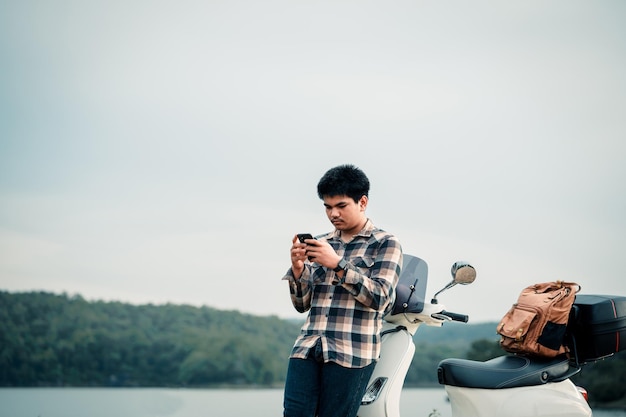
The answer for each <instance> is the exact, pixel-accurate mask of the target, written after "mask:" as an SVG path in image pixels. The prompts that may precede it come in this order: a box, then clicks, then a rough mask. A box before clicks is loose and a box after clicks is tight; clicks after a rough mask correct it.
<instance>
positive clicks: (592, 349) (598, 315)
mask: <svg viewBox="0 0 626 417" xmlns="http://www.w3.org/2000/svg"><path fill="white" fill-rule="evenodd" d="M568 333H569V334H570V339H571V342H570V351H571V354H573V356H575V357H576V358H577V360H578V362H579V363H581V364H582V363H586V362H593V361H597V360H599V359H602V358H605V357H607V356H611V355H613V354H615V353H617V352H620V351H622V350H624V349H626V297H623V296H616V295H588V294H578V295H576V300H575V301H574V305H573V307H572V314H571V316H570V320H569V325H568Z"/></svg>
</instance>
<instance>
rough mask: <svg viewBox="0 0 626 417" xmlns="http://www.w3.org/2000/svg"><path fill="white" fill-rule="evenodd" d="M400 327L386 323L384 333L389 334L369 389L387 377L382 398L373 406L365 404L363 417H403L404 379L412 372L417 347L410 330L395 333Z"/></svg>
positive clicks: (362, 409) (361, 412)
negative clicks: (411, 367)
mask: <svg viewBox="0 0 626 417" xmlns="http://www.w3.org/2000/svg"><path fill="white" fill-rule="evenodd" d="M394 329H396V326H395V325H393V324H390V323H385V324H384V326H383V331H389V332H388V333H386V334H385V335H384V336H383V341H382V344H381V353H380V359H379V360H378V363H377V364H376V368H374V373H373V374H372V376H371V378H370V380H369V382H368V387H369V386H371V385H372V384H373V383H374V381H376V380H377V379H378V378H386V380H385V384H384V385H383V387H382V389H381V391H380V393H379V395H378V397H377V398H376V400H375V401H373V402H372V403H370V404H362V405H361V408H359V412H358V416H359V417H399V416H400V395H401V393H402V386H403V385H404V378H405V377H406V373H407V371H408V370H409V366H410V365H411V361H412V360H413V355H414V354H415V344H414V343H413V337H412V336H411V334H410V333H409V332H408V331H407V330H406V329H400V330H397V331H394Z"/></svg>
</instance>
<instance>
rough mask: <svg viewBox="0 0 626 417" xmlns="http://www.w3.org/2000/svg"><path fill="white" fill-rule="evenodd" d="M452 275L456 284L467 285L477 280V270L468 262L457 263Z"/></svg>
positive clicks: (453, 266) (453, 267)
mask: <svg viewBox="0 0 626 417" xmlns="http://www.w3.org/2000/svg"><path fill="white" fill-rule="evenodd" d="M450 273H451V274H452V281H453V282H454V283H455V284H461V285H467V284H471V283H472V282H474V280H475V279H476V270H475V269H474V267H473V266H472V265H470V264H468V263H467V262H455V263H454V265H452V269H451V270H450Z"/></svg>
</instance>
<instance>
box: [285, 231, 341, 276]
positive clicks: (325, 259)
mask: <svg viewBox="0 0 626 417" xmlns="http://www.w3.org/2000/svg"><path fill="white" fill-rule="evenodd" d="M305 243H306V247H305V248H306V256H308V257H309V259H310V260H311V261H313V262H317V263H318V264H320V265H322V266H325V267H326V268H330V269H333V268H335V267H337V264H338V263H339V261H340V260H341V257H340V256H339V255H337V253H336V252H335V250H334V249H333V247H332V246H330V244H329V243H328V242H326V241H325V240H321V241H320V240H315V239H307V240H305ZM292 265H293V262H292ZM303 268H304V265H303ZM294 272H295V271H294Z"/></svg>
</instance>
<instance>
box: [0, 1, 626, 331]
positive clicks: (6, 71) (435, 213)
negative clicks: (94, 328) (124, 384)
mask: <svg viewBox="0 0 626 417" xmlns="http://www.w3.org/2000/svg"><path fill="white" fill-rule="evenodd" d="M0 10H1V12H0V290H1V291H9V292H23V291H47V292H53V293H58V294H60V293H66V294H68V295H80V296H82V297H84V298H85V299H87V300H105V301H113V300H115V301H122V302H128V303H133V304H147V303H153V304H164V303H176V304H190V305H195V306H201V305H206V306H210V307H213V308H217V309H222V310H239V311H241V312H245V313H251V314H255V315H263V316H265V315H276V316H279V317H283V318H291V317H299V315H298V313H296V311H295V309H294V308H293V307H292V305H291V302H290V300H289V292H288V288H287V285H286V283H285V282H283V281H281V278H282V276H283V275H284V273H285V272H286V271H287V269H288V268H289V266H290V261H289V249H290V246H291V238H292V237H293V236H294V235H295V234H296V233H301V232H309V233H312V234H321V233H324V232H327V231H329V230H331V228H332V225H331V224H330V223H329V222H328V220H327V218H326V215H325V212H324V207H323V205H322V202H321V201H320V200H319V198H318V197H317V192H316V185H317V182H318V180H319V178H320V177H321V176H322V175H323V174H324V172H325V171H326V170H327V169H329V168H331V167H333V166H336V165H339V164H344V163H350V164H354V165H356V166H358V167H360V168H361V169H363V170H364V171H365V173H366V174H367V175H368V177H369V179H370V182H371V191H370V201H369V206H368V209H367V214H368V216H369V217H370V219H372V221H373V222H374V224H375V225H377V226H378V227H380V228H382V229H385V230H387V231H389V232H391V233H393V234H395V235H396V236H398V238H399V239H400V241H401V243H402V246H403V249H404V252H405V253H409V254H412V255H416V256H419V257H420V258H422V259H424V260H425V261H426V262H427V263H428V266H429V284H428V289H427V293H428V294H427V298H430V296H432V294H433V293H434V292H436V291H437V290H438V289H439V288H440V287H443V286H444V285H445V284H446V283H447V282H448V281H449V280H450V278H451V277H450V266H451V265H452V264H453V263H454V262H455V261H457V260H465V261H468V262H470V263H471V264H472V265H473V266H474V267H475V268H476V270H477V274H478V277H477V279H476V281H475V283H474V284H472V285H470V286H463V287H461V286H459V287H455V288H453V289H451V290H449V291H448V292H446V293H444V294H442V295H441V296H440V298H439V301H440V303H442V304H444V305H445V306H446V308H447V309H448V310H450V311H454V312H458V313H464V314H468V315H469V316H470V322H484V321H497V320H499V319H500V318H501V317H502V316H503V315H504V314H505V313H506V311H507V310H508V309H509V307H510V306H511V304H512V303H514V302H515V300H516V299H517V296H518V294H519V292H520V291H521V290H522V289H523V288H524V287H526V286H528V285H531V284H534V283H537V282H544V281H553V280H565V281H573V282H577V283H579V284H580V285H581V287H582V293H586V294H613V295H626V279H624V271H623V270H622V266H623V265H622V262H623V261H624V253H625V250H626V237H625V236H626V216H625V215H624V213H626V75H625V74H626V26H625V25H624V24H623V22H624V20H625V18H626V3H624V2H623V1H621V0H614V1H607V0H596V1H580V0H567V1H565V0H563V1H561V0H557V1H550V2H546V1H533V0H531V1H510V2H501V1H495V0H493V1H484V0H478V1H472V2H468V1H460V0H451V1H445V2H443V1H423V0H411V1H387V2H382V1H341V0H339V1H314V2H313V1H299V2H294V1H279V0H267V1H262V2H260V1H241V0H229V1H191V0H182V1H177V2H167V1H147V0H134V1H124V2H121V1H120V2H117V1H104V0H93V1H83V0H59V1H55V2H48V1H34V0H25V1H11V0H0Z"/></svg>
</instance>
